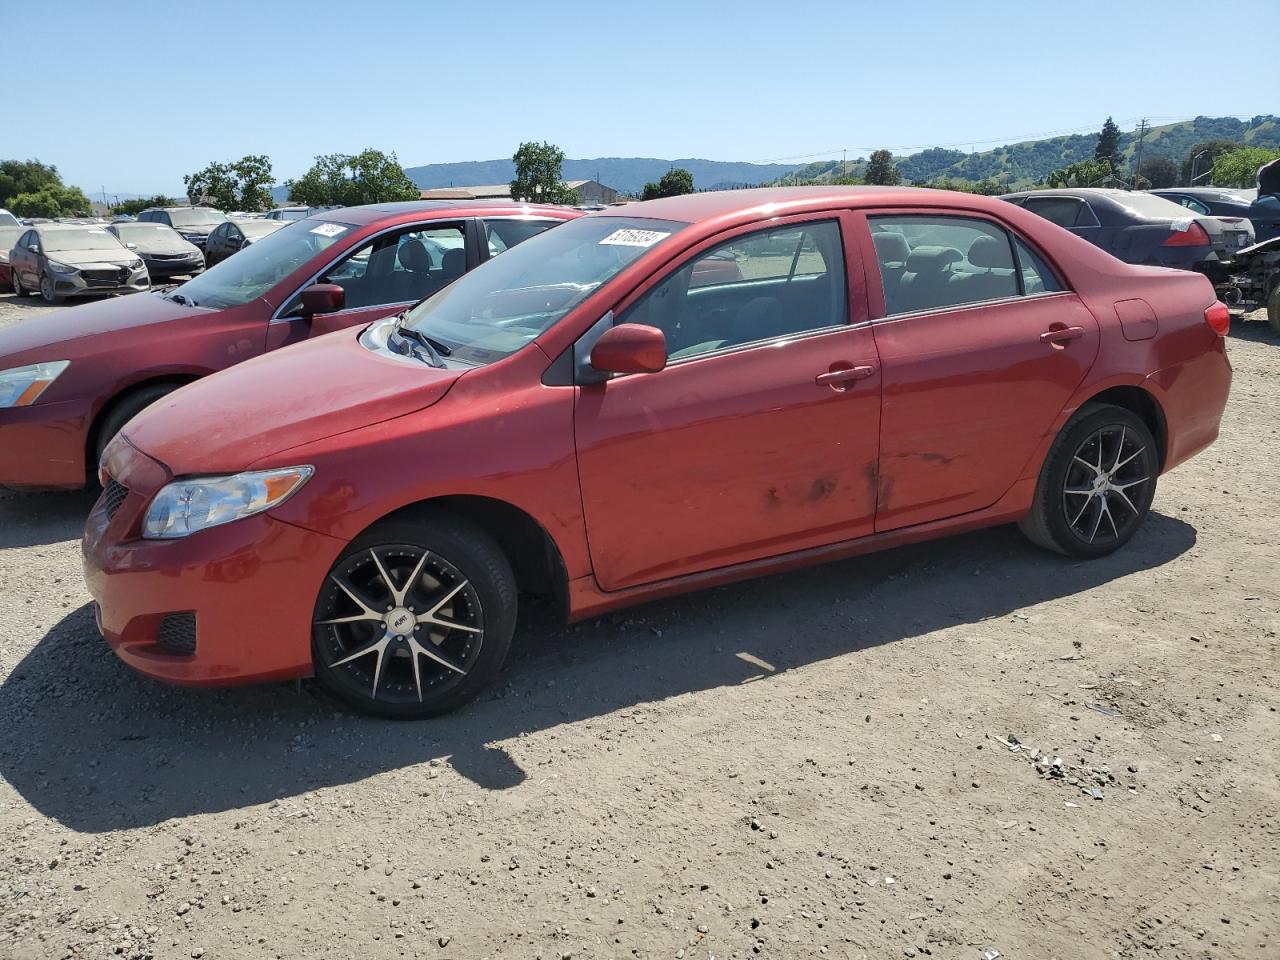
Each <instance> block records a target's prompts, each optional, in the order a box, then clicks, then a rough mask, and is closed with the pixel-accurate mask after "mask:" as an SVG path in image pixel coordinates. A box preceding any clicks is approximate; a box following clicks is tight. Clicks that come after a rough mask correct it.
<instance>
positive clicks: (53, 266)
mask: <svg viewBox="0 0 1280 960" xmlns="http://www.w3.org/2000/svg"><path fill="white" fill-rule="evenodd" d="M48 264H49V269H50V270H52V271H53V272H54V273H75V272H76V271H77V270H78V269H80V268H79V267H69V266H67V265H66V264H65V263H58V262H57V261H56V260H50V261H48Z"/></svg>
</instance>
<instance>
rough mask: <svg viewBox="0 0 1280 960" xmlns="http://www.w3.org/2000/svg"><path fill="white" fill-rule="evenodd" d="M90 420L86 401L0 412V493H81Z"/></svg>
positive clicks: (38, 404)
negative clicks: (38, 490) (55, 490)
mask: <svg viewBox="0 0 1280 960" xmlns="http://www.w3.org/2000/svg"><path fill="white" fill-rule="evenodd" d="M91 419H92V409H91V405H90V403H89V401H87V400H67V401H64V402H62V403H40V402H36V403H33V404H32V405H31V406H29V407H9V408H6V409H3V410H0V487H19V488H50V487H53V488H64V489H75V488H78V487H83V486H84V484H85V480H86V479H87V476H88V475H87V474H86V472H85V469H86V468H85V445H86V443H87V442H88V433H89V424H90V422H91Z"/></svg>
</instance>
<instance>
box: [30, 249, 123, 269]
mask: <svg viewBox="0 0 1280 960" xmlns="http://www.w3.org/2000/svg"><path fill="white" fill-rule="evenodd" d="M45 255H46V256H47V257H48V258H49V259H50V260H52V261H54V262H55V263H65V264H67V265H68V266H72V267H90V266H93V265H94V264H95V263H109V264H112V265H113V266H114V265H117V264H123V263H132V262H133V261H134V260H136V259H138V258H137V256H136V255H135V254H134V253H133V251H131V250H122V249H120V248H119V247H103V248H102V249H101V250H48V251H46V253H45Z"/></svg>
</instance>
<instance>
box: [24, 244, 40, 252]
mask: <svg viewBox="0 0 1280 960" xmlns="http://www.w3.org/2000/svg"><path fill="white" fill-rule="evenodd" d="M27 249H28V250H30V251H31V252H32V253H39V252H40V244H38V243H33V244H31V245H30V246H29V247H27Z"/></svg>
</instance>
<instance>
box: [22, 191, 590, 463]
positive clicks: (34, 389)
mask: <svg viewBox="0 0 1280 960" xmlns="http://www.w3.org/2000/svg"><path fill="white" fill-rule="evenodd" d="M576 216H578V214H576V213H575V212H573V211H571V210H565V209H563V208H559V207H539V206H536V205H524V204H501V205H497V204H488V205H485V206H483V207H481V206H479V205H478V204H476V203H474V202H467V203H462V202H444V201H436V202H421V201H416V202H412V203H392V204H380V205H374V206H367V207H351V208H347V209H343V210H338V211H333V212H332V213H329V214H323V215H321V216H319V217H316V218H313V219H310V220H299V221H296V222H294V223H291V224H287V225H285V226H284V227H283V228H282V229H280V230H278V231H277V232H275V233H273V234H271V235H270V236H268V237H265V238H263V239H262V240H261V241H259V242H258V243H255V244H254V245H253V246H251V247H249V248H247V249H246V250H244V251H243V252H241V253H238V254H236V256H234V257H232V258H230V259H229V260H225V261H223V262H222V263H220V264H218V265H217V266H215V267H212V268H210V269H208V270H206V271H205V272H204V273H202V274H201V275H200V276H198V277H195V278H194V279H192V280H188V281H187V282H186V283H184V284H181V285H180V286H178V287H175V288H174V289H172V290H169V291H167V292H166V293H165V294H164V295H163V296H161V295H152V296H145V297H132V298H130V302H129V303H123V302H121V301H111V300H109V301H105V302H101V303H93V304H86V305H84V306H79V307H75V308H74V309H71V310H65V311H62V312H61V313H58V314H57V315H55V316H48V317H41V318H40V320H39V322H38V323H22V324H17V325H15V326H11V327H6V328H3V329H0V486H9V487H61V488H75V487H82V486H84V485H85V483H86V480H92V479H93V478H94V477H95V476H96V468H97V463H98V458H99V456H100V454H101V451H102V448H103V447H104V446H105V445H106V442H107V441H108V440H110V439H111V437H112V436H113V435H114V434H115V432H116V431H117V430H119V429H120V427H121V426H122V425H123V424H125V423H126V422H127V421H128V420H129V418H130V417H132V416H133V415H134V414H136V413H137V412H138V411H139V410H141V409H142V408H143V407H145V406H147V405H148V404H150V403H153V402H154V401H156V400H157V399H159V398H160V397H163V396H165V395H166V394H168V393H171V392H172V391H174V390H176V389H178V388H179V387H180V386H182V385H183V384H185V383H190V382H191V381H193V380H196V379H199V378H200V377H204V376H206V375H208V374H210V373H213V372H215V371H217V370H221V369H223V368H224V367H229V366H231V365H232V364H236V363H239V362H241V361H242V360H247V359H249V358H250V357H256V356H257V355H259V354H261V353H270V352H273V351H276V350H278V349H279V348H281V347H284V346H287V345H289V344H292V343H297V342H299V341H302V340H306V339H308V338H309V337H312V336H316V335H318V334H321V333H327V332H329V331H333V330H339V329H341V328H344V327H350V326H358V325H362V324H367V323H369V322H370V321H371V320H374V319H377V318H378V317H382V316H385V315H386V314H389V313H396V312H398V311H402V310H404V309H405V308H406V307H409V306H412V305H413V304H414V303H416V302H417V301H418V300H420V299H422V298H423V297H424V296H426V295H428V294H430V293H431V292H433V291H434V290H435V289H437V288H438V287H439V286H441V285H443V284H445V283H448V282H449V280H451V279H452V277H451V276H450V275H449V274H447V273H446V272H445V271H444V270H442V269H441V265H440V264H439V263H433V262H432V261H431V258H430V255H429V253H428V252H427V250H426V244H427V242H429V241H430V240H432V239H433V238H441V239H451V238H457V239H458V240H459V241H460V242H462V243H463V244H464V245H465V255H464V257H463V266H464V267H465V268H472V267H475V266H477V265H479V264H480V263H481V262H483V261H484V260H486V259H487V258H488V255H489V254H488V246H487V245H486V244H485V243H484V242H483V237H484V235H485V233H486V232H487V231H494V230H496V231H499V232H502V233H506V234H507V235H508V236H509V237H511V238H512V239H513V242H514V240H515V238H517V237H522V236H524V235H526V234H527V232H528V231H529V230H530V229H533V228H534V227H537V228H539V229H543V230H545V229H547V228H548V227H551V226H554V225H556V224H558V223H560V222H561V221H563V220H567V219H571V218H573V217H576ZM57 229H59V230H67V229H71V228H66V227H62V228H57ZM80 229H84V228H80ZM107 236H110V235H107ZM110 239H111V242H112V243H117V241H116V240H115V238H114V237H111V238H110ZM129 255H130V256H133V254H131V253H130V254H129ZM144 269H145V268H144ZM265 415H266V413H265V411H264V416H265Z"/></svg>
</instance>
